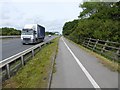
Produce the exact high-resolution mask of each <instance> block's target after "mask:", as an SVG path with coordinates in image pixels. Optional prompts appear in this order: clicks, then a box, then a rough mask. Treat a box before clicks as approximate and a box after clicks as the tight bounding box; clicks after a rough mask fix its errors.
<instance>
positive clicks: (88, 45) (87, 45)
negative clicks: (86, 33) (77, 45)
mask: <svg viewBox="0 0 120 90" xmlns="http://www.w3.org/2000/svg"><path fill="white" fill-rule="evenodd" d="M90 41H91V38H89V41H88V43H87V47H89V42H90Z"/></svg>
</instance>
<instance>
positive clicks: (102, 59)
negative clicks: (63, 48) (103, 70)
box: [66, 38, 120, 72]
mask: <svg viewBox="0 0 120 90" xmlns="http://www.w3.org/2000/svg"><path fill="white" fill-rule="evenodd" d="M66 39H67V38H66ZM67 40H68V41H70V42H72V43H73V44H75V45H77V46H79V47H80V48H81V49H83V50H85V51H86V52H88V53H90V54H91V55H94V56H96V58H98V60H99V62H100V63H102V64H103V65H104V66H105V67H107V68H109V69H110V70H112V71H117V72H120V63H117V62H114V61H111V60H109V59H107V58H105V57H103V56H101V55H100V54H97V53H95V52H93V51H91V50H89V49H87V48H85V47H83V46H82V45H80V44H77V43H75V42H73V41H71V40H69V39H67Z"/></svg>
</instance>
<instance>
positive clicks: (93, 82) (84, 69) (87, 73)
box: [62, 37, 100, 89]
mask: <svg viewBox="0 0 120 90" xmlns="http://www.w3.org/2000/svg"><path fill="white" fill-rule="evenodd" d="M62 40H63V37H62ZM63 42H64V44H65V46H66V47H67V49H68V50H69V51H70V53H71V54H72V56H73V57H74V59H75V60H76V62H77V63H78V65H79V66H80V68H81V69H82V71H83V72H84V73H85V75H86V76H87V78H88V79H89V81H90V82H91V84H92V85H93V87H94V88H96V89H100V86H99V85H98V84H97V83H96V82H95V80H94V79H93V78H92V76H91V75H90V74H89V72H88V71H87V70H86V68H85V67H84V66H83V65H82V63H81V62H80V61H79V59H78V58H77V57H76V56H75V54H74V53H73V52H72V50H71V49H70V48H69V47H68V45H67V44H66V43H65V41H64V40H63Z"/></svg>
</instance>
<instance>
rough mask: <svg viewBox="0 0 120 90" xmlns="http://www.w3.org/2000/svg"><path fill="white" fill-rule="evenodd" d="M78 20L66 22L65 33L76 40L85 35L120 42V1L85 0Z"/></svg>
mask: <svg viewBox="0 0 120 90" xmlns="http://www.w3.org/2000/svg"><path fill="white" fill-rule="evenodd" d="M80 7H81V8H82V9H83V11H82V12H81V13H80V15H79V16H78V17H79V19H78V20H74V21H70V22H66V23H65V25H64V27H63V35H64V36H66V37H68V38H70V39H71V40H73V41H75V42H77V43H78V42H79V39H82V38H84V37H88V38H89V37H91V38H96V39H102V40H110V41H116V42H120V30H119V27H120V1H119V2H84V3H83V4H81V5H80Z"/></svg>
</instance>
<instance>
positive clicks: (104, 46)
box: [101, 40, 108, 53]
mask: <svg viewBox="0 0 120 90" xmlns="http://www.w3.org/2000/svg"><path fill="white" fill-rule="evenodd" d="M107 43H108V40H107V41H106V42H105V44H104V46H103V48H102V50H101V53H103V51H104V50H105V47H106V46H107Z"/></svg>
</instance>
